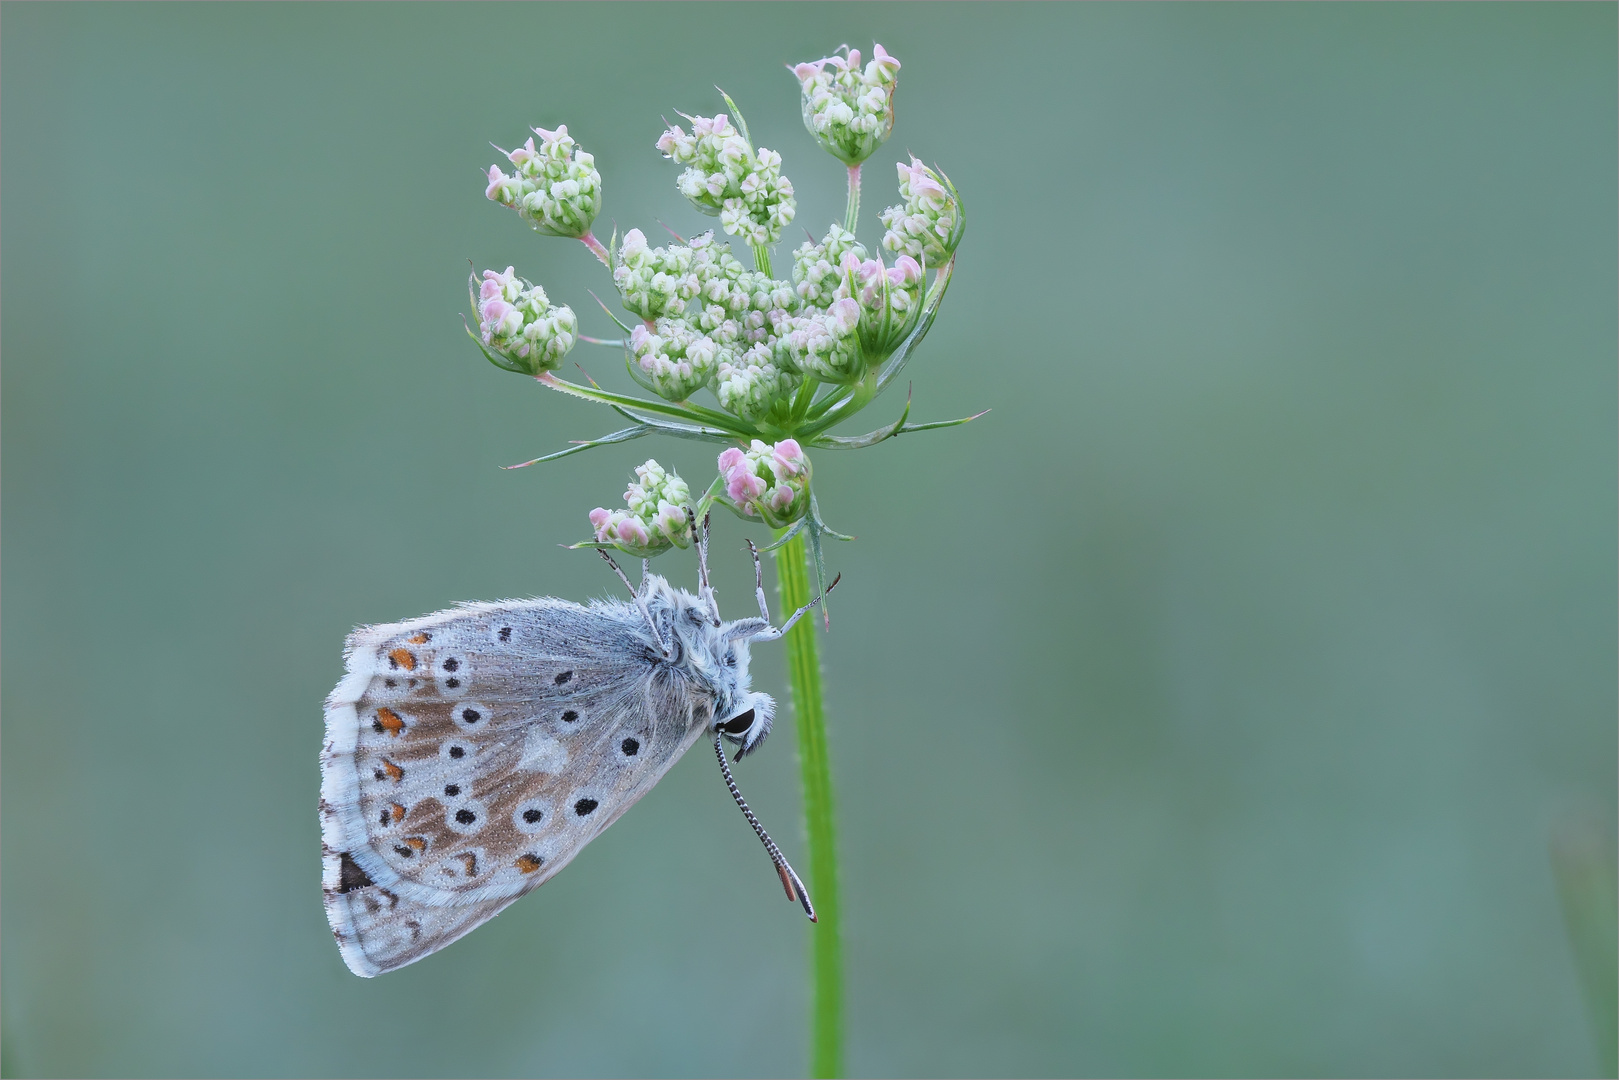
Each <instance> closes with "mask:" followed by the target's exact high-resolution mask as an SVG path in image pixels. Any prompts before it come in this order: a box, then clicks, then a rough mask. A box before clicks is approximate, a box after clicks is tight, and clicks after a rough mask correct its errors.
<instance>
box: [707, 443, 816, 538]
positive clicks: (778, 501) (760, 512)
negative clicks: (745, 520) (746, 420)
mask: <svg viewBox="0 0 1619 1080" xmlns="http://www.w3.org/2000/svg"><path fill="white" fill-rule="evenodd" d="M719 470H720V476H721V477H723V478H724V480H725V500H724V501H725V502H726V503H727V505H729V506H730V507H731V508H732V509H733V510H735V511H737V512H738V513H740V514H742V515H743V516H745V517H754V516H758V517H761V518H763V519H764V521H765V524H767V525H769V526H770V527H771V528H773V529H779V528H781V527H782V526H784V525H790V524H792V523H793V522H795V521H797V520H798V519H799V518H801V517H803V516H804V513H805V511H807V510H808V509H809V489H810V463H809V458H808V457H806V456H805V455H804V451H803V449H802V448H800V447H799V445H798V440H796V439H783V440H781V442H779V443H776V444H775V445H774V446H771V445H769V444H767V443H764V442H761V441H759V440H758V439H754V440H753V445H752V446H750V447H749V448H748V449H746V450H743V449H740V448H738V447H735V446H733V447H731V448H730V449H728V450H726V451H725V452H723V453H722V454H720V460H719Z"/></svg>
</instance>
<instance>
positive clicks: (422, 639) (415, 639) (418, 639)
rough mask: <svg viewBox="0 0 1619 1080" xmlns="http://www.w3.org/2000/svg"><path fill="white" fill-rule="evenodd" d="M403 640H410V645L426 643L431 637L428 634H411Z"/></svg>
mask: <svg viewBox="0 0 1619 1080" xmlns="http://www.w3.org/2000/svg"><path fill="white" fill-rule="evenodd" d="M405 640H406V641H408V642H410V643H411V644H412V645H426V644H427V643H428V642H429V641H432V640H433V639H432V638H431V637H429V636H428V635H426V634H412V635H410V637H408V638H406V639H405Z"/></svg>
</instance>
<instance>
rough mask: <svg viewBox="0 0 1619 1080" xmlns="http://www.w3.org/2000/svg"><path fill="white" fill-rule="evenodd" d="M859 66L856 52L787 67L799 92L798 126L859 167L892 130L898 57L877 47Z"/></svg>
mask: <svg viewBox="0 0 1619 1080" xmlns="http://www.w3.org/2000/svg"><path fill="white" fill-rule="evenodd" d="M874 52H875V55H874V57H873V58H872V60H871V62H870V63H868V64H867V65H866V66H865V68H864V69H862V68H861V67H860V50H859V49H850V50H849V55H848V56H846V57H844V56H836V55H834V56H828V57H827V58H826V59H824V60H816V61H813V62H811V63H805V64H799V65H798V66H797V67H795V68H793V69H792V72H793V75H794V76H795V77H796V78H797V79H798V86H799V89H800V90H801V91H803V95H804V105H803V111H804V127H805V128H806V129H808V131H809V133H810V134H811V135H813V136H815V139H816V141H817V142H819V143H820V144H821V146H822V147H824V148H825V149H826V151H827V152H828V153H829V154H831V155H832V156H833V157H835V158H837V159H838V160H839V161H841V162H843V163H844V164H845V165H859V164H860V163H861V162H862V161H865V160H866V159H867V158H868V157H870V156H871V155H872V152H873V151H874V150H876V149H877V148H878V147H879V146H881V145H882V144H883V143H884V142H885V141H886V140H887V139H888V136H889V133H890V132H892V131H893V130H894V88H895V87H896V86H897V85H898V83H899V61H898V60H896V59H894V58H893V57H892V56H889V55H888V52H887V50H885V49H884V48H883V47H882V46H881V45H878V46H875V48H874Z"/></svg>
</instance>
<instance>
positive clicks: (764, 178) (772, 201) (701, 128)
mask: <svg viewBox="0 0 1619 1080" xmlns="http://www.w3.org/2000/svg"><path fill="white" fill-rule="evenodd" d="M687 119H689V120H690V121H691V134H689V135H688V134H687V133H686V132H685V131H684V130H683V129H682V128H681V127H680V125H678V124H675V125H671V126H670V127H669V128H668V130H666V131H665V132H664V133H663V134H662V135H661V136H659V138H658V143H657V146H658V149H659V150H661V151H663V155H664V156H665V157H667V158H668V159H669V160H671V161H674V162H677V163H679V164H681V165H685V166H686V167H687V168H686V171H685V172H683V173H681V174H680V180H679V187H680V193H681V194H682V195H684V196H686V198H687V199H689V200H691V203H692V205H693V206H695V207H697V209H699V210H701V211H702V212H703V213H705V214H708V215H710V216H716V215H717V216H718V217H719V219H720V226H721V227H722V228H724V230H725V231H726V232H727V233H728V234H730V235H731V236H740V237H742V238H743V239H744V240H746V241H747V242H748V243H749V244H752V245H753V246H755V247H763V246H766V245H769V244H774V243H775V242H776V241H777V240H779V239H780V238H781V230H782V229H783V228H785V227H786V226H787V223H788V222H790V221H792V220H793V214H794V213H795V212H796V209H797V203H796V201H795V200H794V199H793V182H792V181H791V180H789V179H787V177H785V176H783V175H781V155H780V154H778V153H776V152H775V151H774V150H767V149H765V148H764V147H762V146H761V147H760V148H759V150H758V152H757V153H755V152H754V149H753V147H752V146H751V145H749V143H748V140H747V139H745V138H743V136H742V133H741V132H739V131H737V129H736V128H734V127H732V126H731V121H730V119H729V118H728V117H727V116H726V115H725V114H724V113H721V114H720V115H718V116H715V117H712V118H710V117H706V116H692V117H688V118H687Z"/></svg>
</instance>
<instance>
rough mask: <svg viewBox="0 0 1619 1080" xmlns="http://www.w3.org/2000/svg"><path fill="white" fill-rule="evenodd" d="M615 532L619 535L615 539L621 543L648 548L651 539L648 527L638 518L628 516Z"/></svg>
mask: <svg viewBox="0 0 1619 1080" xmlns="http://www.w3.org/2000/svg"><path fill="white" fill-rule="evenodd" d="M615 532H616V534H617V535H616V536H615V537H614V539H616V540H617V541H618V542H619V543H621V544H633V545H634V546H635V547H646V545H647V541H648V540H650V539H651V537H650V536H648V535H647V531H646V526H644V525H642V524H641V522H640V521H639V520H637V519H636V518H633V517H628V516H626V517H625V518H624V520H622V521H620V522H619V523H618V528H617V529H616V530H615Z"/></svg>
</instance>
